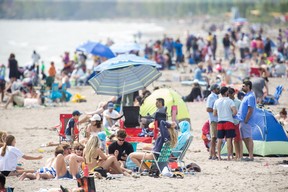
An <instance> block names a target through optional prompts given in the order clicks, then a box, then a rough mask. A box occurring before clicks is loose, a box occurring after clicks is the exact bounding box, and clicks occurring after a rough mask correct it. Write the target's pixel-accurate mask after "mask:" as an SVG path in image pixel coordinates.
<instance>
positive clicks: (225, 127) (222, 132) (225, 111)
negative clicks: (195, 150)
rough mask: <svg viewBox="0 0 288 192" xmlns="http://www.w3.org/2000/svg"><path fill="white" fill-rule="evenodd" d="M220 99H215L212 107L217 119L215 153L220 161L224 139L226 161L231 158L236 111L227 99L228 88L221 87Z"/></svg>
mask: <svg viewBox="0 0 288 192" xmlns="http://www.w3.org/2000/svg"><path fill="white" fill-rule="evenodd" d="M220 93H221V96H222V97H221V98H219V99H217V100H216V101H215V103H214V107H213V109H214V110H213V115H214V116H216V117H217V118H218V123H217V139H218V143H217V152H218V159H219V160H221V147H222V140H223V139H224V138H226V141H227V151H228V161H230V160H231V159H232V157H233V147H232V139H233V138H234V137H235V136H236V134H235V126H234V120H233V116H235V115H236V113H237V110H236V107H235V104H234V102H233V101H232V100H231V99H230V98H229V97H228V87H221V89H220Z"/></svg>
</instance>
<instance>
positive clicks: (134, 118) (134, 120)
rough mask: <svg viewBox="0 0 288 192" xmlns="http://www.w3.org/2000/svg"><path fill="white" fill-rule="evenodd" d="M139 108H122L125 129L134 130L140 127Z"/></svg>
mask: <svg viewBox="0 0 288 192" xmlns="http://www.w3.org/2000/svg"><path fill="white" fill-rule="evenodd" d="M139 111H140V107H139V106H124V107H123V115H124V118H125V121H124V127H125V128H136V127H138V126H140V123H139V122H140V113H139Z"/></svg>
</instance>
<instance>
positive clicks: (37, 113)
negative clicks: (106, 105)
mask: <svg viewBox="0 0 288 192" xmlns="http://www.w3.org/2000/svg"><path fill="white" fill-rule="evenodd" d="M175 75H176V76H177V75H180V76H184V75H185V76H189V75H190V76H191V75H192V74H189V73H186V74H184V75H183V74H178V72H175V71H163V75H162V77H161V78H160V79H159V81H157V82H155V83H154V84H153V86H163V85H165V86H169V87H172V88H173V89H175V90H176V91H177V92H179V93H180V94H181V95H186V94H188V93H189V92H190V87H189V86H182V85H181V84H180V82H178V81H173V79H174V78H173V76H175ZM279 84H282V85H284V87H285V88H286V89H285V91H284V92H283V94H282V96H281V98H280V104H279V105H275V106H269V108H270V109H271V110H272V111H274V112H275V113H276V112H279V111H280V110H281V108H282V107H285V106H286V107H287V104H288V100H287V98H288V93H287V91H286V90H287V87H288V82H287V79H283V78H271V79H270V82H269V88H270V90H271V92H272V90H275V87H276V86H277V85H279ZM149 89H150V90H152V89H153V87H152V85H151V86H150V87H149ZM70 91H71V93H73V94H75V93H81V94H82V95H83V96H85V97H86V99H87V102H84V103H71V102H70V103H67V104H66V105H65V106H61V105H59V106H56V107H39V108H31V109H27V108H12V107H10V108H8V109H7V110H3V109H1V111H0V127H1V130H4V131H7V132H8V133H9V134H13V135H14V136H15V137H16V141H17V143H16V146H17V147H18V148H20V150H21V151H23V152H24V153H25V154H29V155H40V154H41V155H43V156H44V158H43V159H42V160H40V161H26V160H21V163H22V164H23V165H22V166H23V167H24V168H26V169H37V168H39V167H41V166H43V165H44V163H45V161H46V160H47V158H49V157H52V156H53V151H54V147H42V149H43V150H44V152H43V153H39V151H38V150H39V148H41V147H40V146H41V145H42V144H45V143H48V142H50V141H54V142H57V141H58V135H57V132H56V131H51V130H50V129H49V128H51V127H53V126H55V125H57V124H58V123H59V114H61V113H71V112H72V111H73V110H75V109H78V110H80V111H81V112H85V111H92V110H95V109H96V107H97V104H98V103H99V102H100V101H105V100H107V99H108V98H109V96H101V95H96V94H95V93H94V92H93V90H92V88H91V87H90V86H86V87H79V88H72V89H70ZM187 106H188V108H189V112H190V118H191V125H192V129H193V130H192V133H193V135H194V140H193V142H192V145H191V146H190V148H189V150H188V153H187V155H186V157H185V161H186V163H187V164H188V163H191V162H194V163H197V164H198V165H199V166H200V167H201V169H202V172H201V173H196V174H195V175H185V177H184V179H175V178H166V177H162V178H152V177H149V176H141V177H140V178H139V179H135V178H132V177H122V178H117V179H115V180H105V179H103V180H95V183H96V189H97V191H107V192H108V191H119V192H122V191H123V192H124V191H126V192H129V191H131V192H132V191H161V192H162V191H211V190H213V191H235V192H236V191H252V192H254V191H255V192H256V191H277V192H278V191H279V192H282V191H283V192H284V191H288V184H287V176H288V167H283V166H281V165H278V162H281V161H283V160H287V157H285V158H284V157H273V158H271V157H256V158H255V161H254V162H241V161H231V162H228V161H212V160H208V156H209V154H208V152H207V150H206V148H205V146H204V144H203V141H202V139H201V128H202V125H203V123H204V122H205V120H206V119H207V118H208V114H207V112H206V110H205V102H194V103H187ZM180 110H181V109H180ZM140 147H141V145H140ZM59 185H63V186H65V187H69V188H73V187H76V185H77V183H76V181H74V180H40V181H35V180H34V181H19V180H18V178H17V177H8V179H7V186H12V187H15V190H14V191H16V192H19V191H40V189H50V188H57V187H59Z"/></svg>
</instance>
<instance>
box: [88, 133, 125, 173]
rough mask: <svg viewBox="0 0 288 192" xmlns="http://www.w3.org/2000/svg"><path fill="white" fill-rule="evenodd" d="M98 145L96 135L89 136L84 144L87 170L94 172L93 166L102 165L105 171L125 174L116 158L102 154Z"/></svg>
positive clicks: (98, 141)
mask: <svg viewBox="0 0 288 192" xmlns="http://www.w3.org/2000/svg"><path fill="white" fill-rule="evenodd" d="M99 145H100V140H99V138H98V136H91V137H90V138H89V140H88V142H87V144H86V147H85V149H84V155H83V156H84V159H85V163H86V165H87V166H88V170H89V171H90V172H94V169H95V168H98V167H102V168H103V169H105V170H106V171H107V172H113V173H117V174H125V175H127V174H128V173H127V172H126V171H123V170H122V169H121V167H120V163H119V162H118V161H117V158H116V157H115V156H114V155H111V156H108V155H106V154H104V153H103V151H102V150H101V149H100V148H99Z"/></svg>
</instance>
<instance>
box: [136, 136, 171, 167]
mask: <svg viewBox="0 0 288 192" xmlns="http://www.w3.org/2000/svg"><path fill="white" fill-rule="evenodd" d="M143 152H145V154H144V156H143V158H142V160H141V164H140V167H142V165H143V163H147V162H148V163H152V165H151V167H150V169H152V168H153V167H154V166H156V168H157V170H158V171H159V173H161V171H162V169H163V168H164V167H165V166H167V165H168V160H169V157H170V155H171V145H170V142H165V143H164V144H163V146H162V149H161V151H160V153H159V152H155V151H146V150H144V151H143ZM149 153H152V154H153V160H145V156H146V155H147V154H149ZM157 156H158V158H157ZM167 167H168V166H167ZM168 169H169V170H170V168H169V167H168ZM138 171H139V172H140V169H139V170H138ZM170 171H171V170H170Z"/></svg>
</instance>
